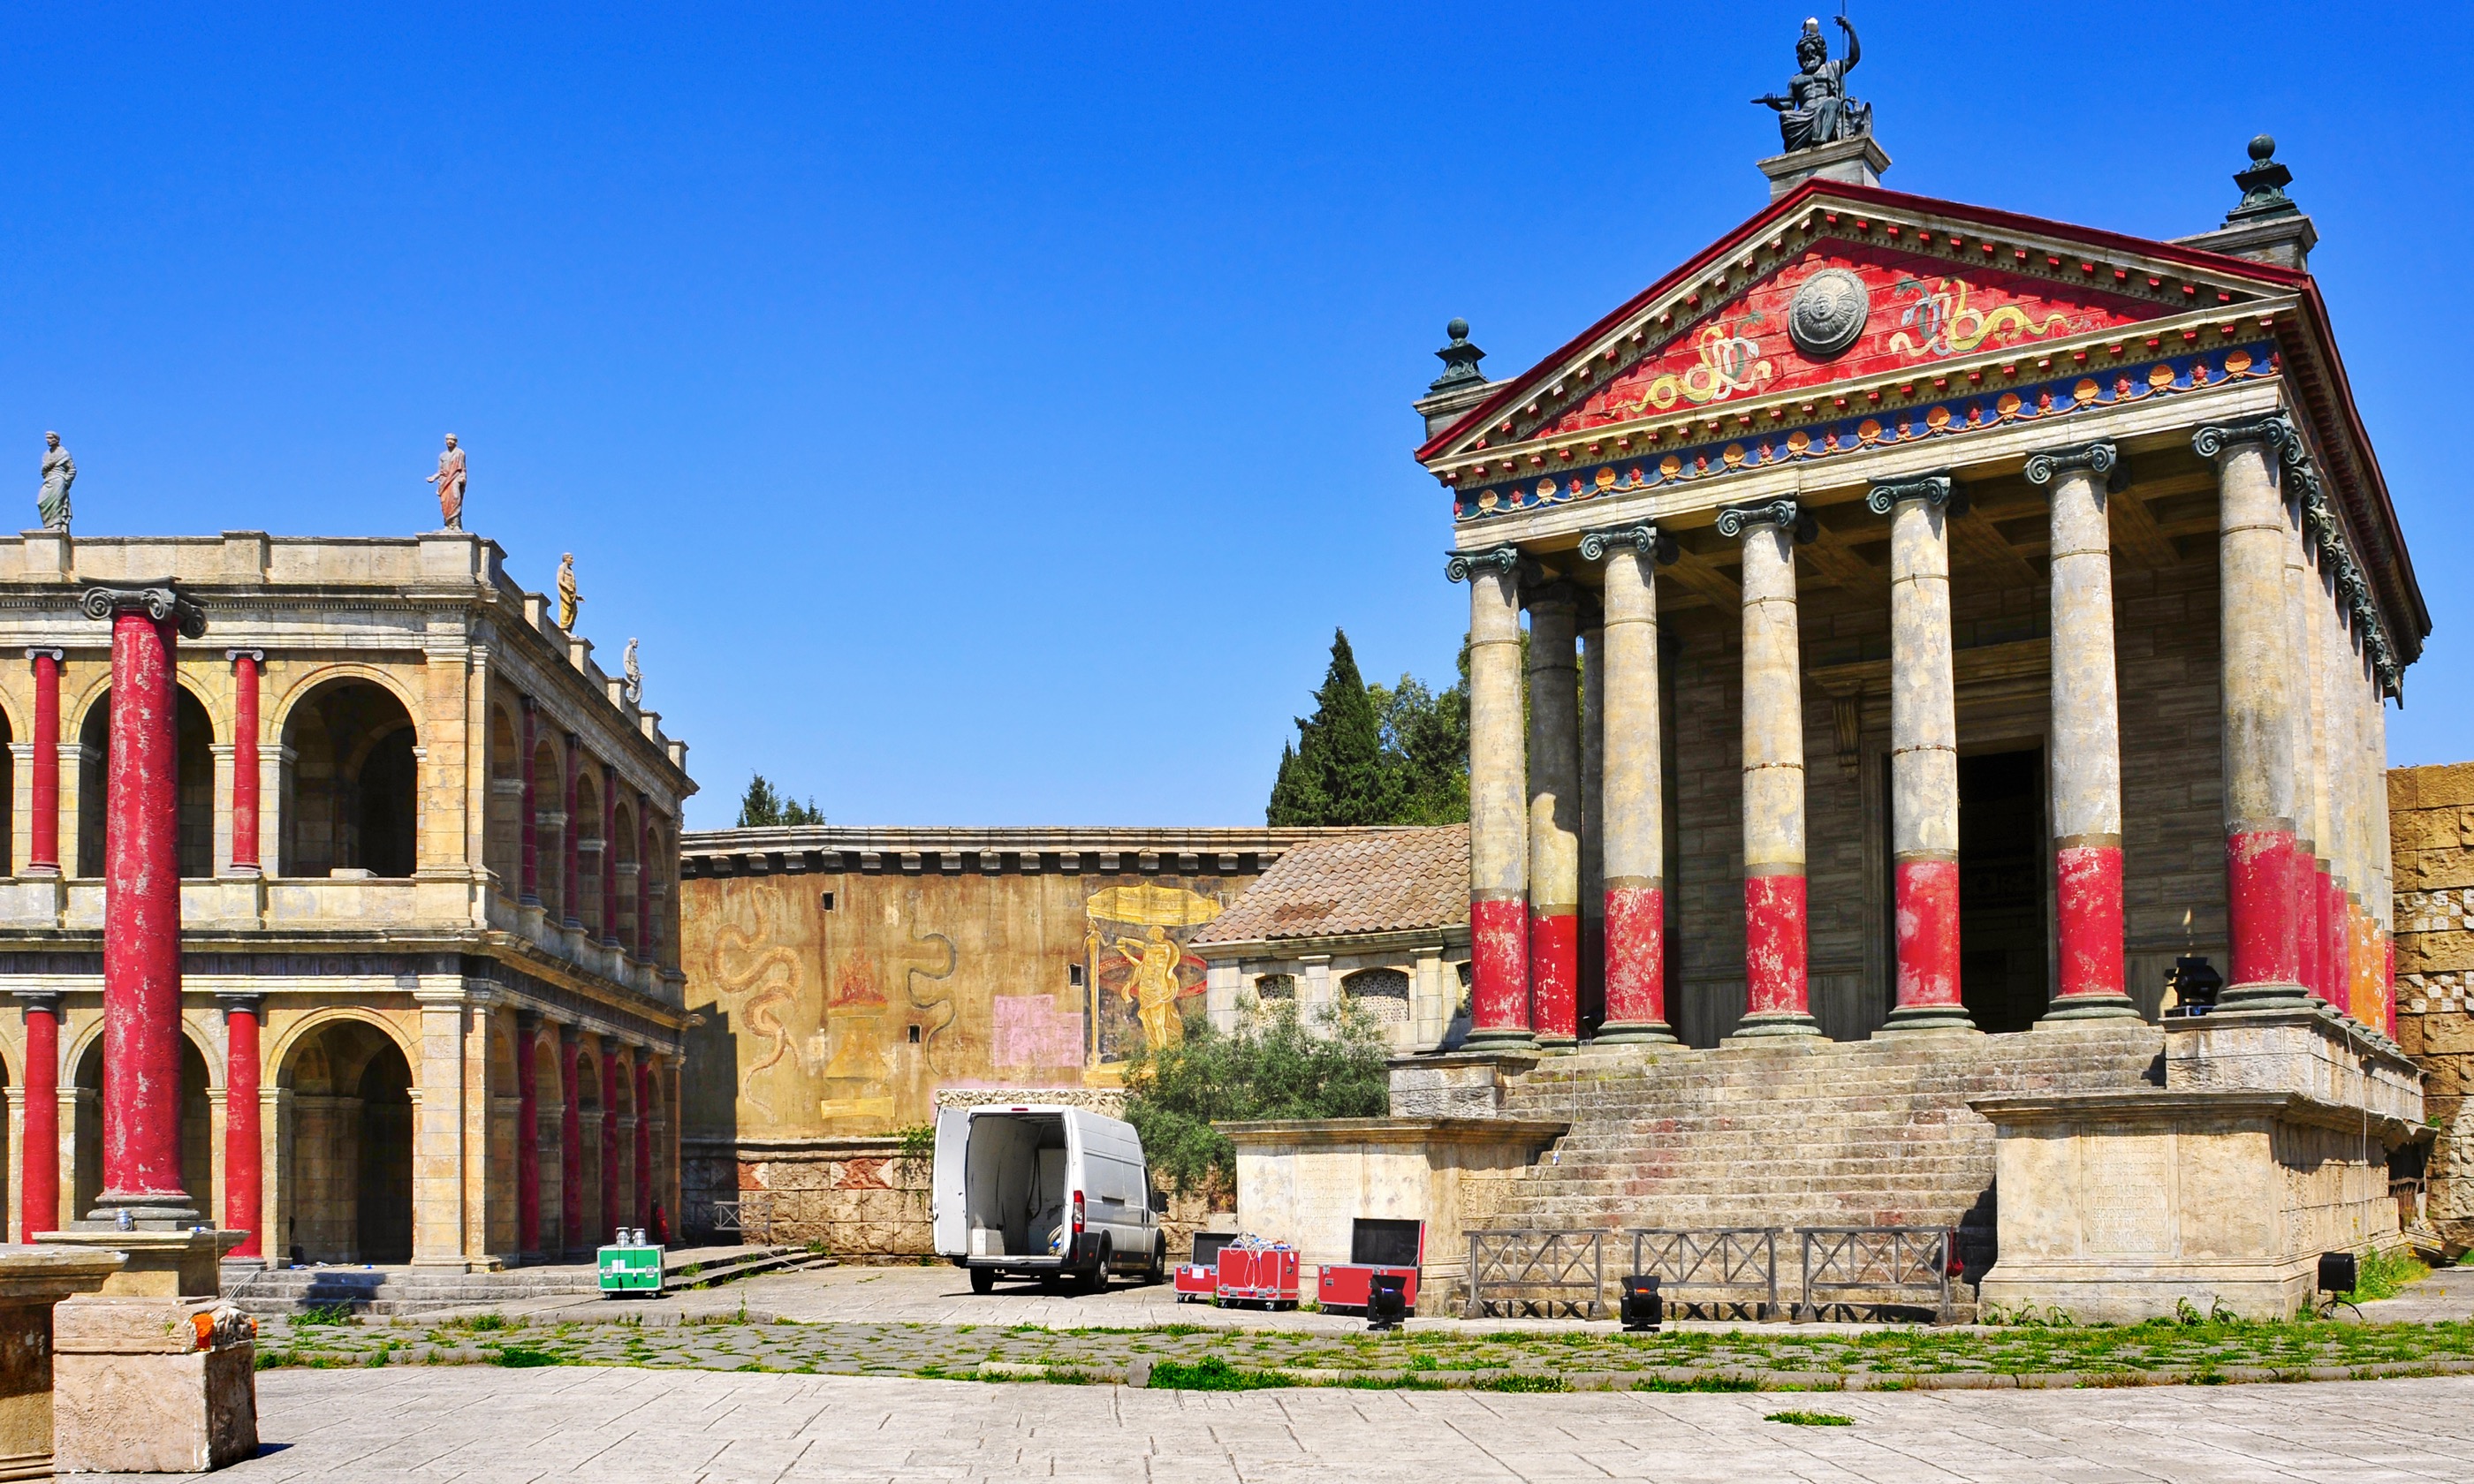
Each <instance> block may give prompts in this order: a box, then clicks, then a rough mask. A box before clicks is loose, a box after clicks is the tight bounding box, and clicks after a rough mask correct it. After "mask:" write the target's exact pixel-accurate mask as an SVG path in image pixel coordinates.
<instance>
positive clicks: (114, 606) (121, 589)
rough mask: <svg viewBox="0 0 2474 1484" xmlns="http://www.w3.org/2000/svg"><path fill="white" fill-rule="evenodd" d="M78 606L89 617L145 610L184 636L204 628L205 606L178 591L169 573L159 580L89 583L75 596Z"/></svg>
mask: <svg viewBox="0 0 2474 1484" xmlns="http://www.w3.org/2000/svg"><path fill="white" fill-rule="evenodd" d="M78 607H79V608H80V609H81V610H84V611H85V616H86V617H88V618H110V617H113V616H115V615H117V614H120V613H144V614H145V615H146V616H147V617H149V618H151V619H153V620H155V621H156V622H157V623H158V624H159V623H162V622H165V621H166V620H169V621H171V622H172V623H173V624H175V625H176V626H177V627H178V628H179V630H180V634H181V637H182V638H184V639H194V638H199V637H201V636H203V635H204V634H206V610H205V609H202V608H200V607H198V605H197V604H196V603H195V602H193V601H191V600H190V598H189V597H188V595H187V594H185V593H183V592H182V591H181V589H180V586H179V583H178V581H177V580H176V579H174V578H169V577H166V578H164V579H162V580H161V581H160V582H149V583H126V584H108V585H103V586H93V587H88V588H87V589H86V590H85V596H84V597H81V598H79V599H78Z"/></svg>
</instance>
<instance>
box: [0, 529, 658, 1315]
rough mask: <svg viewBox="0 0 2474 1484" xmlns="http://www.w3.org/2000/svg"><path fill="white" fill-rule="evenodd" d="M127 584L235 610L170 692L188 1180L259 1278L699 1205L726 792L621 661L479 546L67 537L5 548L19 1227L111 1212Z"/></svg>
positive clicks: (193, 650) (10, 983) (1, 910)
mask: <svg viewBox="0 0 2474 1484" xmlns="http://www.w3.org/2000/svg"><path fill="white" fill-rule="evenodd" d="M130 589H144V590H154V591H173V590H177V592H178V593H179V595H180V596H181V597H182V598H183V599H186V600H187V601H188V602H189V603H193V604H195V605H196V606H197V608H198V609H199V610H201V611H202V612H203V614H204V618H205V625H206V627H205V632H204V634H203V636H201V637H197V638H194V639H191V640H189V641H188V642H185V643H183V644H182V646H181V649H180V653H179V657H178V668H177V677H176V678H177V682H178V686H179V692H178V696H177V700H176V706H177V710H178V713H179V714H178V723H179V740H178V764H179V766H178V774H179V778H178V790H179V860H180V875H181V887H180V892H181V911H182V943H183V948H184V951H183V955H182V958H183V962H182V969H183V990H182V1006H181V1010H182V1017H181V1018H182V1031H183V1033H184V1040H185V1045H184V1046H183V1048H182V1053H181V1056H182V1082H181V1125H182V1165H183V1169H182V1176H183V1183H184V1185H186V1188H187V1189H188V1191H189V1192H190V1193H191V1197H192V1199H193V1201H194V1202H195V1203H196V1204H197V1205H198V1206H199V1207H201V1208H202V1209H205V1210H206V1211H207V1212H209V1213H210V1214H211V1215H212V1216H213V1217H214V1218H216V1219H217V1220H218V1221H219V1223H220V1224H221V1225H222V1226H224V1227H227V1228H232V1229H241V1230H246V1231H248V1232H249V1233H251V1239H250V1241H249V1242H248V1243H247V1244H246V1245H244V1246H243V1247H242V1248H241V1249H240V1250H239V1253H238V1254H237V1256H238V1257H241V1258H244V1259H252V1258H254V1259H257V1260H260V1261H271V1262H275V1263H281V1262H283V1261H286V1260H303V1261H311V1262H317V1261H334V1262H370V1263H401V1262H411V1263H415V1264H420V1265H433V1266H438V1267H443V1268H449V1269H453V1268H463V1269H482V1268H491V1267H497V1266H501V1265H507V1264H515V1263H522V1262H530V1261H538V1260H543V1259H545V1258H548V1259H557V1258H561V1257H567V1256H570V1255H574V1254H578V1253H587V1254H589V1250H590V1249H591V1248H592V1247H593V1246H594V1244H596V1243H597V1242H599V1241H600V1240H602V1239H603V1238H604V1236H605V1234H606V1233H609V1232H610V1231H611V1230H612V1228H614V1227H616V1226H619V1225H640V1224H641V1225H650V1224H651V1223H652V1219H653V1214H652V1213H653V1208H654V1207H655V1205H656V1204H657V1203H659V1204H661V1205H662V1206H664V1207H665V1208H666V1209H670V1210H675V1209H677V1205H678V1195H677V1188H678V1186H677V1182H678V1161H677V1154H676V1137H677V1128H678V1120H677V1117H676V1115H675V1112H674V1110H675V1109H676V1107H677V1102H678V1075H679V1068H680V1063H681V1051H682V1035H683V1032H684V1030H685V1027H686V1024H687V1019H688V1017H687V1014H686V1011H685V1008H684V997H685V996H684V986H685V978H684V975H682V974H681V972H680V971H679V969H678V967H677V965H678V958H677V952H676V945H677V941H678V930H677V898H676V894H675V889H674V884H675V879H676V874H677V860H678V850H677V843H678V831H679V810H680V806H681V803H682V802H683V801H684V800H685V799H686V797H687V796H688V795H689V794H691V793H692V792H693V791H694V787H695V785H694V783H693V782H692V781H691V779H690V778H689V776H688V773H687V770H686V752H687V749H686V744H684V743H681V742H677V741H674V740H672V739H670V738H668V737H666V736H664V735H663V733H662V730H661V725H660V718H659V716H658V715H657V714H656V713H654V712H651V711H646V710H643V709H642V708H641V707H640V706H638V705H637V704H636V701H635V700H634V699H632V698H631V695H630V693H629V692H628V691H627V689H626V688H625V686H624V684H623V682H621V681H619V680H616V679H613V678H611V677H609V676H606V675H604V674H603V673H602V672H601V670H600V669H599V667H597V666H596V665H595V664H594V661H593V658H592V648H593V646H592V643H591V641H590V640H588V639H585V638H582V637H578V636H575V635H573V634H569V633H567V632H565V631H563V630H561V629H560V628H559V627H558V625H557V623H556V622H555V621H554V619H553V617H552V615H551V614H550V613H549V612H548V610H547V606H546V601H545V599H544V598H543V596H542V595H541V594H539V593H531V592H526V591H525V590H524V589H523V588H522V587H521V586H519V585H518V584H517V583H516V582H514V581H513V580H512V579H511V578H510V577H508V575H507V573H506V571H505V566H504V555H503V553H502V552H501V551H500V550H499V548H498V547H497V545H496V544H494V543H492V542H490V541H488V540H485V539H481V538H478V537H475V536H472V535H468V534H466V533H463V532H461V531H444V532H437V533H432V534H428V535H423V536H420V537H413V538H404V539H305V538H304V539H293V538H271V537H268V536H266V535H263V534H260V533H256V532H227V533H225V534H224V535H222V536H221V537H205V538H145V539H94V538H84V539H72V538H70V537H69V536H68V534H67V533H66V532H61V531H42V532H30V533H27V534H25V535H23V536H21V537H20V538H19V539H16V540H14V541H5V542H0V635H5V644H0V655H7V656H10V657H12V658H11V659H10V660H9V662H8V663H6V664H0V726H4V727H5V728H6V730H7V736H6V740H7V742H8V744H9V747H8V751H7V754H6V758H5V762H0V766H5V767H6V768H7V770H8V775H9V776H8V778H7V781H6V786H5V787H0V801H5V806H6V808H7V809H8V819H7V822H6V826H5V828H0V840H5V841H6V842H7V849H8V851H9V859H8V862H7V869H6V872H5V879H0V983H5V985H6V986H7V988H8V989H9V990H10V992H12V993H14V994H15V995H16V997H17V999H18V1001H19V1003H20V1004H21V1005H22V1007H23V1012H24V1013H23V1016H22V1017H11V1018H12V1021H16V1022H19V1023H12V1024H9V1025H7V1026H6V1027H5V1029H0V1063H5V1067H6V1075H7V1079H8V1099H9V1124H8V1168H9V1175H10V1178H9V1183H8V1196H7V1198H8V1202H9V1209H8V1222H9V1225H10V1228H11V1229H12V1231H15V1232H19V1233H26V1234H27V1235H28V1237H29V1238H31V1233H35V1232H38V1231H46V1230H51V1229H55V1228H60V1227H62V1226H65V1225H66V1224H67V1223H68V1222H70V1221H71V1220H72V1219H74V1218H77V1217H81V1216H84V1215H85V1214H86V1213H87V1212H88V1211H89V1210H90V1209H93V1207H94V1206H95V1197H96V1195H97V1194H98V1192H99V1191H100V1189H101V1181H102V1178H103V1161H102V1132H101V1120H100V1116H99V1109H98V1106H97V1102H98V1089H100V1088H101V1087H102V1086H103V1061H104V1057H105V1054H106V1052H105V1048H104V1045H103V1041H102V1038H101V1025H102V1012H101V1003H102V997H101V976H102V969H101V955H102V945H101V924H102V921H103V882H102V880H101V879H100V876H101V873H102V871H103V850H104V832H103V817H104V802H105V777H106V772H107V769H108V768H109V756H108V744H109V717H110V706H111V700H110V689H109V687H110V680H111V670H110V648H109V647H110V642H111V624H110V623H109V621H108V619H109V613H110V612H111V610H112V605H113V603H114V602H115V601H120V599H125V598H126V595H127V592H128V590H130ZM98 593H100V594H103V597H102V599H101V601H100V604H99V605H98V601H97V599H96V596H95V595H96V594H98ZM114 594H119V595H120V598H119V599H116V598H115V597H114V596H113V595H114ZM98 612H99V613H100V614H101V615H102V616H100V617H98V616H89V615H90V614H95V613H98Z"/></svg>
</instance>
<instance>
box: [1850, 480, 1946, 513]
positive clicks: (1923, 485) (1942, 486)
mask: <svg viewBox="0 0 2474 1484" xmlns="http://www.w3.org/2000/svg"><path fill="white" fill-rule="evenodd" d="M1957 493H1958V483H1957V481H1955V480H1953V479H1952V478H1951V477H1950V476H1949V475H1948V474H1921V475H1918V476H1917V477H1915V478H1913V479H1889V480H1883V481H1882V482H1881V483H1880V484H1877V485H1875V486H1874V487H1873V488H1872V489H1870V490H1868V491H1865V492H1864V508H1865V509H1866V510H1869V511H1871V512H1872V513H1873V514H1874V515H1888V514H1889V513H1890V512H1892V511H1894V510H1896V509H1898V506H1899V502H1900V501H1901V500H1922V501H1924V502H1925V503H1926V504H1928V505H1949V504H1950V503H1951V502H1952V501H1953V499H1954V498H1955V497H1956V495H1957Z"/></svg>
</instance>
